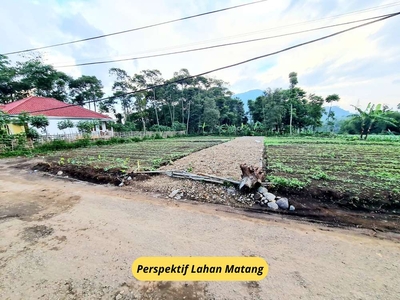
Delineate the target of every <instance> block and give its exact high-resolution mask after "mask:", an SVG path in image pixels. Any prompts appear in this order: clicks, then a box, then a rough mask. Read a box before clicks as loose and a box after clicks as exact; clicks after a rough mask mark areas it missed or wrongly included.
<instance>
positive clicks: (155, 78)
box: [0, 56, 247, 133]
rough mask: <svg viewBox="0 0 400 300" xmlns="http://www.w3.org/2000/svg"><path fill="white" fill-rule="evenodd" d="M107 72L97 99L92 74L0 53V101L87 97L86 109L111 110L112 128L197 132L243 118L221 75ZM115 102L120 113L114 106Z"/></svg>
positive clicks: (237, 123)
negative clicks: (108, 81) (107, 86)
mask: <svg viewBox="0 0 400 300" xmlns="http://www.w3.org/2000/svg"><path fill="white" fill-rule="evenodd" d="M109 73H110V76H112V78H113V80H114V83H113V86H112V91H113V94H112V96H111V97H109V98H108V99H106V100H102V101H98V99H101V98H102V97H103V96H104V92H103V84H102V82H101V80H99V79H98V78H97V77H95V76H87V75H82V76H81V77H79V78H73V77H71V76H69V75H67V74H66V73H64V72H61V71H58V70H56V69H55V68H54V67H53V66H51V65H48V64H45V63H44V62H43V60H42V58H41V57H40V56H34V57H31V58H29V59H27V60H24V61H18V62H16V63H15V64H13V63H12V62H11V61H10V60H9V59H8V58H7V57H6V56H0V104H7V103H10V102H13V101H16V100H20V99H22V98H25V97H27V96H32V95H34V96H41V97H51V98H55V99H58V100H60V101H63V102H66V103H71V104H77V105H81V106H83V105H85V103H88V106H89V109H93V110H95V111H99V112H104V113H113V114H114V115H115V117H116V118H117V124H116V125H115V129H117V130H118V129H120V130H149V129H150V130H157V129H172V130H186V131H187V132H189V133H198V132H204V131H207V132H213V131H215V130H216V129H215V128H216V126H220V125H224V124H225V125H235V126H240V125H241V124H242V123H247V118H246V116H245V111H244V108H243V102H242V101H241V100H239V99H235V98H233V97H232V92H231V91H229V90H228V89H227V87H226V85H227V83H226V82H224V81H222V80H219V79H214V78H209V77H204V76H198V77H194V78H190V79H188V77H190V73H189V71H188V70H187V69H181V70H179V71H177V72H175V73H174V74H173V77H172V78H170V79H164V78H163V77H162V74H161V72H160V71H159V70H143V71H141V72H140V73H138V74H133V75H132V74H128V73H127V72H126V71H125V70H122V69H118V68H111V69H110V70H109ZM160 85H161V86H160ZM154 86H159V87H154ZM152 87H153V88H152ZM119 107H120V108H121V109H122V113H119V112H117V110H118V108H119ZM123 123H124V124H123Z"/></svg>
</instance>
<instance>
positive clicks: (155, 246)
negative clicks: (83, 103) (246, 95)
mask: <svg viewBox="0 0 400 300" xmlns="http://www.w3.org/2000/svg"><path fill="white" fill-rule="evenodd" d="M21 163H22V162H21V161H19V162H15V161H10V160H0V299H398V298H399V295H400V285H399V282H400V244H399V243H398V241H396V240H395V239H393V237H392V239H391V240H387V239H386V240H385V239H378V238H376V237H369V236H366V235H364V234H363V232H362V231H350V230H343V229H330V228H327V227H321V226H317V225H310V224H305V223H300V222H297V221H293V220H287V219H286V220H285V219H280V218H279V217H268V216H263V217H262V218H261V217H259V216H258V218H256V217H254V216H251V215H247V216H243V215H240V214H237V213H232V212H234V209H231V208H230V212H229V210H228V208H224V207H223V206H217V205H211V204H201V205H199V204H197V205H196V204H195V203H193V202H182V201H179V202H177V201H174V200H166V199H161V198H155V197H151V196H150V195H143V194H138V193H135V192H133V191H130V190H127V189H120V188H118V187H109V186H100V185H91V184H87V183H81V182H71V181H65V180H60V179H57V178H49V177H48V176H44V175H43V174H41V173H40V172H36V173H34V172H31V171H28V170H26V169H17V168H15V165H16V164H17V165H19V166H20V167H23V166H24V165H21ZM25 166H26V165H25ZM224 209H225V210H226V211H223V210H224ZM249 255H256V256H260V257H263V258H265V259H266V261H267V262H268V263H269V266H270V269H269V274H268V276H267V277H266V278H265V279H264V280H262V281H260V282H196V283H192V282H187V283H170V282H162V283H154V282H138V281H137V280H136V279H135V278H133V276H132V274H131V264H132V262H133V261H134V260H135V259H136V258H138V257H140V256H249Z"/></svg>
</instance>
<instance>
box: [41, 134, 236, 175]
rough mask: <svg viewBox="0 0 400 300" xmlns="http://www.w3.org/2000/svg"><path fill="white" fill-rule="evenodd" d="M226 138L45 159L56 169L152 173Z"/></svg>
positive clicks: (83, 151) (111, 148) (82, 151)
mask: <svg viewBox="0 0 400 300" xmlns="http://www.w3.org/2000/svg"><path fill="white" fill-rule="evenodd" d="M229 140H230V139H229V138H215V137H195V138H191V137H185V138H171V139H159V140H158V139H156V140H148V141H142V142H134V143H124V144H116V145H112V146H97V147H95V146H94V147H90V148H81V149H76V150H69V151H60V152H56V153H54V154H52V155H49V156H47V157H46V160H47V161H48V162H53V163H58V164H59V165H72V166H90V167H93V168H96V169H98V168H101V169H103V170H104V171H108V170H110V169H120V170H121V171H124V170H128V169H130V170H133V169H134V170H140V171H144V170H154V169H157V168H158V167H160V166H162V165H165V164H168V163H170V162H172V161H174V160H176V159H178V158H181V157H184V156H187V155H188V154H190V153H192V152H195V151H199V150H201V149H205V148H208V147H211V146H215V145H218V144H220V143H223V142H226V141H229Z"/></svg>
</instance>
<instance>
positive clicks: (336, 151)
mask: <svg viewBox="0 0 400 300" xmlns="http://www.w3.org/2000/svg"><path fill="white" fill-rule="evenodd" d="M264 143H265V146H266V156H267V157H266V159H267V172H268V173H267V179H268V180H269V181H271V182H272V183H274V184H275V186H276V188H277V189H278V190H281V191H286V192H289V193H293V194H298V195H302V196H310V197H313V198H318V199H323V200H326V201H328V202H333V203H336V204H338V205H340V206H344V207H347V208H356V209H366V210H378V211H387V212H399V211H400V143H398V140H397V139H393V140H392V142H391V141H390V140H388V141H384V140H382V139H381V140H379V139H378V140H375V139H374V140H371V141H359V140H355V141H351V140H347V139H343V138H339V139H332V138H272V137H271V138H270V137H268V138H265V141H264Z"/></svg>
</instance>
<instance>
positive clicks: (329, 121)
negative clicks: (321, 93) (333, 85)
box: [325, 94, 340, 132]
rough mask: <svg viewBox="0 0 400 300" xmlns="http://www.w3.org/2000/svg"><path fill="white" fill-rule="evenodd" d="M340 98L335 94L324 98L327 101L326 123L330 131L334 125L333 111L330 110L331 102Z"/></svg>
mask: <svg viewBox="0 0 400 300" xmlns="http://www.w3.org/2000/svg"><path fill="white" fill-rule="evenodd" d="M339 100H340V97H339V96H338V95H337V94H332V95H329V96H327V97H326V98H325V102H326V103H329V104H330V105H329V111H328V117H327V119H326V123H327V125H328V127H329V128H330V131H331V132H332V131H333V126H334V125H335V122H334V121H335V113H334V112H333V111H332V104H333V102H338V101H339Z"/></svg>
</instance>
